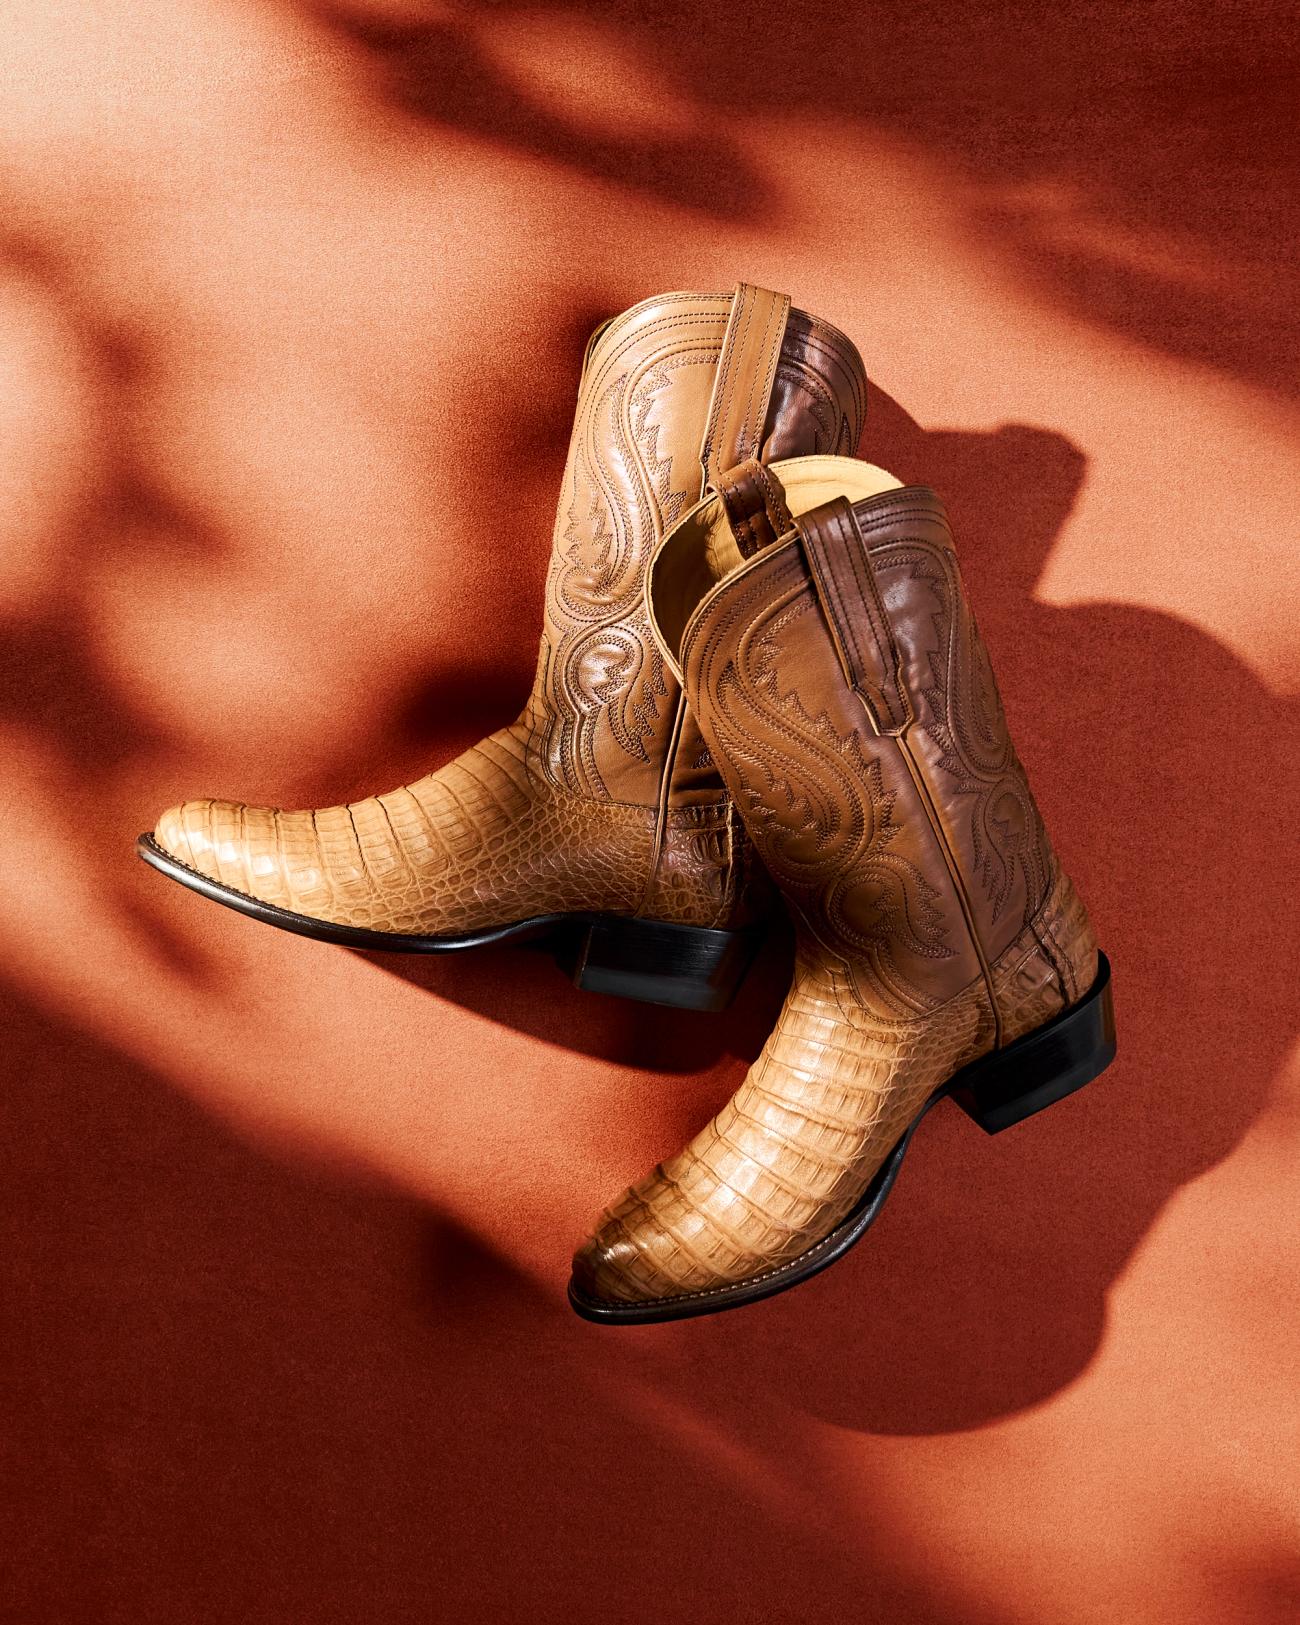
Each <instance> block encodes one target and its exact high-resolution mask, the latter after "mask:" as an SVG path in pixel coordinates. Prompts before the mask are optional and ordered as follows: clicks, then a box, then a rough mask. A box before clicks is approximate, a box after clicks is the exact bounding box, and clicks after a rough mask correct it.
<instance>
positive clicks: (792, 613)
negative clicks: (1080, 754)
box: [653, 458, 1091, 1026]
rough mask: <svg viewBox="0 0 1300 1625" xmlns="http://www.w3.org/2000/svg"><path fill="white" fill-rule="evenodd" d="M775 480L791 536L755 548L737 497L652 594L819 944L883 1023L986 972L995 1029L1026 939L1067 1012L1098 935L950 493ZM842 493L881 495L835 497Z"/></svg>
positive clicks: (758, 828) (808, 466) (843, 475)
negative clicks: (733, 507)
mask: <svg viewBox="0 0 1300 1625" xmlns="http://www.w3.org/2000/svg"><path fill="white" fill-rule="evenodd" d="M837 470H838V473H837ZM864 471H865V472H864ZM771 472H772V473H774V474H775V475H776V477H777V478H778V479H780V480H782V481H783V482H784V484H785V487H786V496H787V498H788V501H789V504H790V507H791V509H792V510H793V511H794V512H795V513H796V514H799V517H798V518H797V519H795V521H794V528H793V529H792V530H791V531H790V532H788V534H787V535H786V536H785V537H783V538H782V539H781V540H780V541H779V542H777V543H776V544H774V545H771V546H769V547H767V548H765V549H763V550H762V551H760V552H757V553H755V554H754V555H753V556H752V557H750V558H749V559H748V560H746V559H745V558H744V556H743V552H742V550H741V548H739V547H737V546H735V545H734V543H733V542H732V540H731V537H730V531H729V527H728V526H727V523H726V519H725V516H724V514H723V512H722V508H721V504H720V503H719V502H717V501H714V502H710V503H707V504H704V505H703V506H702V507H701V509H699V510H697V513H696V514H695V515H693V516H692V517H691V518H690V519H689V520H688V521H687V522H686V523H685V524H684V525H683V526H682V527H680V530H679V532H677V533H675V534H674V536H673V537H671V538H669V540H668V542H667V543H666V544H665V547H664V548H663V550H662V551H661V554H660V556H659V558H658V560H657V561H656V565H655V573H654V589H653V602H654V606H655V610H656V614H657V615H658V616H659V617H660V630H661V633H662V635H663V636H664V638H665V645H666V648H667V649H668V651H669V652H670V654H673V655H675V657H676V661H677V663H678V665H679V667H680V668H681V669H683V670H684V673H685V682H686V689H687V693H688V695H689V696H690V699H691V704H692V707H693V708H694V710H695V711H696V714H697V716H698V718H699V721H700V725H701V727H702V730H703V733H704V737H705V738H706V739H707V740H708V741H709V742H710V744H711V745H712V746H713V749H714V755H715V758H716V760H717V761H718V764H719V766H720V768H721V771H722V773H723V776H724V778H725V780H726V782H727V784H728V787H729V788H730V790H731V793H732V794H733V796H734V797H735V798H736V802H737V806H738V808H739V810H740V812H741V814H742V816H743V817H744V819H745V822H746V825H747V828H748V830H749V833H750V836H751V838H752V839H753V841H754V844H755V846H756V847H757V849H758V852H759V854H760V856H761V857H762V859H763V861H764V863H765V864H766V866H767V868H768V869H769V871H770V872H771V874H772V875H773V877H774V878H775V880H776V881H777V883H778V885H779V886H780V888H781V890H782V891H783V892H784V893H785V895H786V897H787V899H788V901H789V903H790V905H791V907H792V911H793V912H794V914H795V916H796V919H797V921H798V922H799V924H800V925H801V927H802V929H803V936H804V940H805V948H806V950H807V951H808V952H810V953H812V954H813V955H814V956H816V955H818V954H820V955H822V956H826V955H829V956H830V957H831V958H832V959H833V960H835V961H838V962H840V963H841V964H842V967H843V971H844V974H846V975H847V976H848V977H849V978H850V980H851V982H852V985H853V989H854V993H855V995H856V997H857V999H858V1000H859V1002H860V1003H861V1004H862V1005H863V1006H864V1007H865V1008H866V1009H867V1010H869V1011H871V1012H872V1013H873V1014H875V1015H877V1016H880V1017H882V1018H885V1019H902V1020H906V1019H910V1018H911V1017H913V1016H916V1015H918V1014H924V1013H925V1012H926V1011H928V1010H931V1009H934V1008H936V1007H937V1006H939V1005H941V1004H944V1003H947V1002H948V1001H949V1000H951V999H953V998H955V997H956V996H957V995H958V994H960V993H961V992H963V991H964V990H965V989H967V988H970V987H971V986H972V985H978V984H981V983H982V984H983V985H984V987H985V988H986V989H987V992H988V998H989V1002H990V1004H991V1005H992V1006H993V1010H992V1014H993V1016H994V1019H995V1024H996V1023H1000V1018H1001V1015H1003V1014H1006V1015H1008V1016H1009V1015H1010V1011H1009V1008H1008V1002H1007V1001H1008V997H1009V994H1008V986H1007V979H1006V971H1007V966H1006V965H1005V964H1003V965H1002V966H1001V968H1000V969H998V967H999V962H1000V961H1003V960H1004V956H1007V954H1008V951H1009V950H1011V949H1012V948H1013V946H1015V947H1016V949H1017V953H1019V950H1020V948H1021V947H1023V946H1024V945H1025V944H1026V943H1027V944H1028V947H1029V949H1030V950H1031V951H1032V952H1033V953H1034V956H1035V960H1036V962H1037V963H1039V964H1041V966H1042V969H1043V971H1044V973H1045V974H1050V975H1052V976H1054V978H1055V979H1056V980H1057V981H1058V982H1059V984H1060V990H1061V992H1062V994H1063V996H1064V997H1065V998H1066V1000H1067V1002H1068V1001H1069V999H1070V998H1072V997H1075V996H1077V992H1078V991H1079V989H1078V983H1079V981H1080V979H1081V977H1084V976H1086V975H1087V974H1088V970H1087V967H1086V966H1084V965H1083V964H1082V960H1083V958H1085V957H1086V955H1085V954H1084V953H1083V952H1082V950H1081V948H1080V944H1081V943H1085V939H1086V943H1091V933H1090V930H1089V929H1088V928H1087V924H1086V916H1083V914H1082V907H1081V905H1079V904H1078V902H1077V898H1075V896H1074V893H1073V889H1072V888H1070V887H1069V882H1068V880H1067V879H1066V878H1065V877H1064V876H1062V875H1061V873H1060V870H1059V866H1058V864H1057V861H1056V858H1055V855H1054V854H1053V851H1052V848H1051V844H1050V842H1049V840H1048V837H1047V834H1046V831H1045V829H1044V827H1043V821H1042V818H1041V816H1040V814H1039V811H1038V807H1037V804H1036V802H1035V800H1034V797H1033V794H1032V792H1031V790H1030V788H1029V784H1028V780H1027V778H1026V775H1025V772H1024V769H1023V767H1022V765H1021V763H1020V760H1019V758H1018V757H1017V755H1016V752H1015V748H1014V746H1013V744H1012V741H1011V737H1010V733H1009V730H1008V728H1007V721H1006V716H1005V713H1004V710H1003V707H1002V702H1001V699H1000V697H999V694H998V690H997V684H996V681H995V679H994V676H993V669H992V665H991V662H990V660H989V655H988V650H987V648H986V646H985V644H984V641H983V639H982V637H981V636H980V633H979V629H978V625H977V623H976V621H975V617H974V614H973V612H972V610H971V607H970V603H969V600H968V598H967V595H966V592H965V589H964V586H963V583H962V579H961V572H960V569H959V566H958V563H957V557H956V552H955V549H954V546H953V539H952V534H951V531H950V529H949V526H948V522H947V518H946V516H945V514H944V511H943V507H942V504H941V503H940V501H939V499H938V498H937V497H936V496H935V494H934V493H933V492H932V491H929V490H927V489H924V488H919V487H913V488H906V489H905V488H902V487H899V486H898V485H897V482H896V481H892V480H891V479H890V477H889V476H886V475H883V474H881V472H880V471H879V470H868V467H867V465H864V464H861V463H852V462H844V461H842V460H839V459H829V458H826V459H804V460H802V461H801V462H797V463H794V464H791V465H785V466H781V465H778V466H777V467H776V468H774V469H773V470H772V471H771ZM837 484H838V488H839V489H840V490H847V491H848V492H850V493H851V494H852V493H855V492H856V493H863V492H865V494H859V495H858V496H857V500H849V499H847V498H845V497H842V496H840V497H829V499H828V495H827V494H828V492H830V491H832V490H834V489H836V487H837ZM888 486H892V487H893V488H892V489H887V488H883V487H888ZM710 578H711V579H712V581H713V583H715V584H712V585H707V583H708V581H709V580H710ZM1076 915H1077V916H1078V918H1075V916H1076ZM1063 918H1066V919H1067V920H1068V921H1069V925H1070V937H1071V941H1070V943H1069V944H1067V945H1066V946H1065V947H1062V946H1061V945H1060V944H1059V943H1058V942H1057V941H1056V936H1057V935H1059V933H1060V930H1061V922H1062V919H1063ZM1086 943H1085V945H1086ZM1013 957H1014V956H1013ZM995 971H996V974H995ZM1085 985H1086V983H1085ZM1015 1025H1017V1026H1019V1025H1020V1023H1019V1020H1018V1019H1016V1020H1015Z"/></svg>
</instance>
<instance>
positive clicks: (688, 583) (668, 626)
mask: <svg viewBox="0 0 1300 1625" xmlns="http://www.w3.org/2000/svg"><path fill="white" fill-rule="evenodd" d="M771 469H772V472H773V473H774V474H775V475H776V477H777V479H779V480H780V482H781V484H782V485H783V486H784V487H785V495H786V501H787V503H788V504H789V507H790V512H791V513H792V514H794V516H795V517H796V518H798V516H799V515H800V514H803V513H808V512H809V510H810V509H812V508H817V507H820V506H821V504H822V503H823V502H830V501H831V500H832V499H833V498H834V497H841V496H842V497H847V498H848V499H849V501H850V502H861V501H862V500H863V498H864V497H874V496H879V495H880V493H881V492H882V491H898V490H901V489H902V484H903V482H902V481H901V480H896V479H895V478H894V476H893V475H892V474H888V473H886V472H885V470H884V469H883V468H877V467H876V466H875V464H874V463H863V462H859V461H858V459H857V458H856V457H790V458H787V459H786V460H785V461H784V462H779V463H773V464H772V465H771ZM791 541H792V537H790V536H784V537H782V538H781V539H780V540H779V541H776V542H773V543H772V545H771V547H766V548H763V549H762V550H761V551H760V552H758V553H755V554H754V556H753V558H750V559H746V558H745V556H744V554H743V553H741V551H740V549H739V547H737V546H736V539H735V537H734V536H733V535H732V533H731V526H730V525H729V524H728V522H727V515H726V511H725V509H724V508H723V506H722V499H721V497H718V496H708V497H705V498H704V500H703V501H702V502H698V503H697V504H696V505H695V507H693V508H692V509H691V510H690V512H689V513H687V514H685V515H683V517H682V518H681V519H680V520H678V522H677V524H676V525H674V526H673V528H672V529H671V530H670V531H669V532H668V534H667V535H666V536H665V537H664V539H663V541H662V542H660V544H659V547H658V550H657V551H656V553H655V555H654V558H653V559H652V561H651V564H650V578H649V584H650V607H651V616H650V625H651V629H652V631H653V632H654V635H655V640H656V642H657V643H658V644H659V646H660V648H661V649H662V650H663V652H664V655H665V657H666V658H667V660H668V663H669V665H670V666H672V668H673V670H674V672H677V675H678V676H679V677H680V675H681V673H680V670H679V668H678V658H677V657H678V653H679V651H680V649H681V646H682V635H683V633H684V632H685V630H686V624H687V622H688V621H689V620H690V618H691V616H692V615H694V613H695V612H696V610H697V609H698V608H699V607H700V605H701V604H702V603H703V601H704V599H705V598H707V597H708V595H709V593H710V592H712V591H713V589H714V588H715V587H716V586H717V585H718V584H719V582H721V581H724V580H726V578H727V577H728V576H731V575H733V574H735V572H737V571H738V570H741V569H744V568H746V567H752V566H753V565H754V564H756V563H757V562H758V561H759V560H760V559H766V558H768V557H770V555H771V553H772V552H773V550H774V549H775V548H778V547H788V546H790V544H791Z"/></svg>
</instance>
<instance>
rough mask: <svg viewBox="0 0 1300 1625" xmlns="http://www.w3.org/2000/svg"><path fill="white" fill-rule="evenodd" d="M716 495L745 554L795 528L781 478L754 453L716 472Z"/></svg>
mask: <svg viewBox="0 0 1300 1625" xmlns="http://www.w3.org/2000/svg"><path fill="white" fill-rule="evenodd" d="M718 495H719V496H720V497H721V498H722V506H723V507H724V508H725V509H726V511H727V518H728V520H729V521H730V523H731V534H732V535H733V536H734V537H735V538H736V546H737V547H738V548H739V549H740V551H741V554H742V555H743V556H744V557H745V558H749V557H750V556H751V555H752V554H754V553H757V552H758V550H759V548H760V547H770V546H771V544H772V543H773V542H774V541H776V539H777V537H778V536H784V535H785V534H786V532H787V531H789V530H792V529H793V528H794V517H793V515H792V514H791V512H790V510H789V508H788V507H787V506H786V502H785V489H784V487H783V486H782V484H781V482H780V480H778V479H777V477H776V475H775V474H773V472H772V470H771V469H770V468H768V466H767V464H766V463H760V462H759V461H758V459H757V458H756V457H751V458H749V459H748V461H747V462H743V463H741V464H739V465H738V466H737V467H736V468H729V469H727V470H726V472H725V473H722V474H719V475H718Z"/></svg>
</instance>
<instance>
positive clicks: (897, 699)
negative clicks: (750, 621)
mask: <svg viewBox="0 0 1300 1625" xmlns="http://www.w3.org/2000/svg"><path fill="white" fill-rule="evenodd" d="M795 524H796V526H797V527H798V530H799V536H800V539H801V540H802V542H803V550H804V557H805V558H806V559H807V561H808V569H809V572H810V574H811V575H812V579H813V585H814V586H815V587H816V589H817V597H818V599H819V600H820V602H821V607H822V613H823V614H824V615H825V617H826V624H827V626H828V627H829V628H830V633H831V637H832V639H833V640H834V643H835V652H836V653H837V654H838V655H839V658H840V666H841V667H842V668H843V671H844V676H845V678H846V679H847V681H848V682H849V684H850V685H851V686H852V688H853V689H855V690H856V692H857V694H858V696H859V698H860V699H861V701H862V703H863V705H864V706H866V708H867V715H868V716H869V717H870V718H871V724H872V726H873V727H874V728H875V730H876V732H877V733H878V734H900V733H902V732H903V730H904V729H905V728H906V727H907V725H908V723H909V722H911V720H912V702H911V699H910V698H909V696H908V693H907V689H906V687H905V685H904V683H903V680H902V677H901V675H900V671H899V665H900V662H899V658H898V646H897V644H896V643H895V642H894V634H893V631H892V629H891V627H890V624H889V617H888V615H887V614H886V613H885V606H884V604H883V602H882V601H881V597H880V589H879V587H877V585H876V577H875V573H874V572H873V570H872V568H871V560H870V559H869V558H868V557H867V544H866V538H865V537H864V536H863V534H862V531H861V529H860V528H859V525H858V519H857V515H856V514H855V513H854V511H853V504H852V503H851V502H850V501H849V500H848V498H847V497H836V498H835V499H834V500H833V501H831V502H826V503H823V504H822V506H821V507H820V508H814V509H813V510H812V512H811V513H806V514H803V515H801V516H800V517H799V518H798V519H797V520H796V521H795Z"/></svg>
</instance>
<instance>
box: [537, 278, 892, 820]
mask: <svg viewBox="0 0 1300 1625" xmlns="http://www.w3.org/2000/svg"><path fill="white" fill-rule="evenodd" d="M865 403H866V378H865V374H864V371H863V367H862V361H861V358H860V357H859V355H858V353H857V351H856V350H855V349H854V347H853V345H852V344H851V343H850V342H849V341H848V340H847V339H846V338H844V336H843V335H842V334H840V333H838V332H837V331H836V330H835V329H834V328H832V327H830V326H829V325H828V324H826V323H824V322H821V321H819V320H817V319H816V318H815V317H812V316H809V315H807V314H805V313H804V312H802V311H797V310H791V309H790V305H789V300H788V299H786V298H785V297H784V296H783V295H778V294H770V293H767V292H765V291H764V290H762V289H757V288H753V287H750V286H748V285H746V284H741V286H740V287H739V288H738V289H737V291H736V294H735V295H734V296H733V297H730V298H728V297H727V296H725V295H707V294H695V293H675V294H666V295H663V296H662V297H660V298H656V299H652V300H647V301H646V302H645V303H643V304H640V305H637V306H635V307H633V308H632V309H631V310H629V311H627V312H625V313H624V314H623V315H621V316H618V317H616V318H614V320H613V321H611V322H609V323H607V324H606V325H605V327H603V328H602V329H600V330H598V332H597V333H596V334H595V335H594V336H593V338H592V341H591V343H590V345H589V347H588V353H587V357H586V362H585V366H584V371H583V377H582V382H581V386H580V389H579V398H578V409H577V415H576V419H575V423H574V430H573V437H572V440H571V442H570V447H569V456H568V463H567V467H566V470H565V476H564V484H563V487H562V491H561V496H560V502H559V505H558V511H557V515H556V525H555V537H554V544H553V549H552V557H551V566H550V571H549V575H548V579H547V587H546V618H545V627H544V632H543V637H542V645H541V654H540V658H539V666H538V676H537V682H536V684H535V688H534V693H533V697H532V699H531V701H530V705H529V710H528V712H527V714H526V720H527V724H528V729H529V733H530V735H531V736H532V738H533V741H534V748H535V749H536V751H537V752H538V754H539V757H540V761H541V765H542V767H543V769H544V771H545V773H546V774H547V776H548V777H549V778H550V779H551V781H552V782H553V783H554V784H556V785H557V786H559V787H561V788H563V789H566V790H568V791H571V792H573V793H576V794H580V795H584V796H588V797H593V798H595V799H598V800H607V801H616V802H623V803H631V804H634V805H640V806H662V805H670V806H690V805H698V804H701V803H703V802H707V801H709V800H714V801H716V800H717V799H718V798H719V796H720V795H721V793H722V791H721V785H720V783H719V780H718V778H717V775H716V773H715V771H714V770H713V767H712V763H711V761H710V760H709V758H708V754H707V752H706V751H705V749H704V746H703V743H702V741H701V740H700V738H699V734H698V731H697V729H696V727H695V724H694V722H693V721H692V719H691V718H690V717H689V716H688V715H686V714H685V709H684V707H682V706H681V704H680V690H679V687H678V683H677V680H676V678H675V676H674V674H673V673H672V671H671V670H670V669H669V668H668V667H667V666H666V665H665V663H664V660H663V658H662V655H661V653H660V651H659V649H658V647H657V645H656V644H655V641H654V639H653V637H652V636H651V633H650V627H649V616H648V610H647V604H646V571H647V567H648V564H649V559H650V555H651V553H652V551H653V550H654V548H655V547H656V545H657V544H658V542H659V540H660V538H661V537H662V535H663V534H664V532H665V531H666V530H667V529H668V528H669V527H670V526H671V525H672V524H673V523H675V521H676V520H677V519H678V518H679V517H680V516H681V515H682V514H683V513H685V512H686V510H687V509H688V508H689V507H690V505H691V504H692V503H694V502H697V501H698V500H699V498H700V496H701V494H702V491H703V489H704V488H705V485H706V484H708V483H710V482H714V481H716V479H717V478H718V477H719V475H720V474H722V473H723V472H725V470H726V469H727V468H729V467H730V466H731V465H732V464H733V463H739V462H742V461H744V460H745V459H747V458H760V459H767V458H773V457H790V456H797V455H800V454H802V453H805V452H813V451H845V452H848V451H852V450H853V449H854V448H855V447H856V444H857V440H858V437H859V435H860V434H861V431H862V424H863V418H864V413H865Z"/></svg>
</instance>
